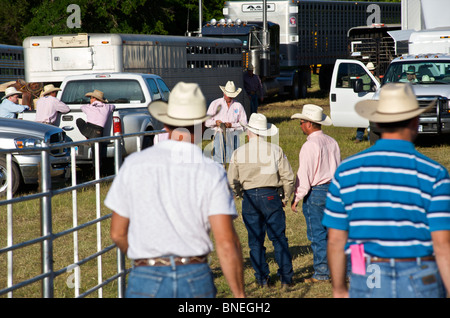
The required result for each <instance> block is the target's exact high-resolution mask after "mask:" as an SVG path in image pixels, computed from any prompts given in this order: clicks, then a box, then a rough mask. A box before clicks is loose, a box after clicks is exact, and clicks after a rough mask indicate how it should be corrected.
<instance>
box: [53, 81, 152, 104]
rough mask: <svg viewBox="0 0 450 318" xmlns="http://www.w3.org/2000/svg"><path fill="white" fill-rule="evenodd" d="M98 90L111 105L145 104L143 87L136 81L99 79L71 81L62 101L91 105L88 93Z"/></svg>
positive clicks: (65, 89)
mask: <svg viewBox="0 0 450 318" xmlns="http://www.w3.org/2000/svg"><path fill="white" fill-rule="evenodd" d="M95 89H98V90H100V91H102V92H103V93H104V97H105V98H106V99H107V100H108V103H111V104H128V103H130V104H133V103H144V102H145V97H144V93H143V92H142V89H141V85H139V82H138V81H136V80H128V79H99V80H93V79H89V80H79V81H70V82H68V83H67V85H66V87H65V88H64V91H63V95H62V97H61V101H62V102H64V103H66V104H89V97H86V96H85V95H86V93H88V92H93V91H94V90H95Z"/></svg>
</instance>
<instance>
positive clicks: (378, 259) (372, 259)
mask: <svg viewBox="0 0 450 318" xmlns="http://www.w3.org/2000/svg"><path fill="white" fill-rule="evenodd" d="M369 260H370V262H371V263H389V262H391V260H394V262H416V261H418V260H420V261H422V262H426V261H435V260H436V259H435V258H434V256H424V257H411V258H382V257H369Z"/></svg>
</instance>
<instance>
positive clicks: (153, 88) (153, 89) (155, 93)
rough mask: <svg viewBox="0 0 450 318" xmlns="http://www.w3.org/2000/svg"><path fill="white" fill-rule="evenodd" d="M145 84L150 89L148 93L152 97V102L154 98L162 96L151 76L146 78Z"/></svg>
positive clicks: (157, 98) (158, 98)
mask: <svg viewBox="0 0 450 318" xmlns="http://www.w3.org/2000/svg"><path fill="white" fill-rule="evenodd" d="M146 81H147V85H148V88H149V91H150V95H151V97H152V102H153V101H155V100H160V99H161V98H162V96H161V93H160V92H159V89H158V85H156V82H155V80H154V79H153V78H147V79H146Z"/></svg>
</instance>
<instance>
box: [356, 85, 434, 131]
mask: <svg viewBox="0 0 450 318" xmlns="http://www.w3.org/2000/svg"><path fill="white" fill-rule="evenodd" d="M435 104H436V100H434V101H433V102H431V103H430V104H428V106H427V107H423V108H420V107H419V103H418V102H417V99H416V96H415V95H414V91H413V89H412V86H411V84H410V83H388V84H385V85H384V86H383V87H382V88H381V90H380V98H379V100H364V101H360V102H358V103H356V105H355V110H356V113H358V115H360V116H361V117H364V118H367V119H368V120H369V121H372V122H375V123H395V122H398V121H403V120H407V119H411V118H414V117H416V116H419V115H420V114H421V113H423V112H425V111H427V110H428V109H430V108H431V107H433V106H434V105H435Z"/></svg>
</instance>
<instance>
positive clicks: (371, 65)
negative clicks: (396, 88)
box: [366, 62, 375, 71]
mask: <svg viewBox="0 0 450 318" xmlns="http://www.w3.org/2000/svg"><path fill="white" fill-rule="evenodd" d="M366 67H367V69H368V70H369V71H374V70H375V65H373V63H372V62H369V63H367V65H366Z"/></svg>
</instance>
